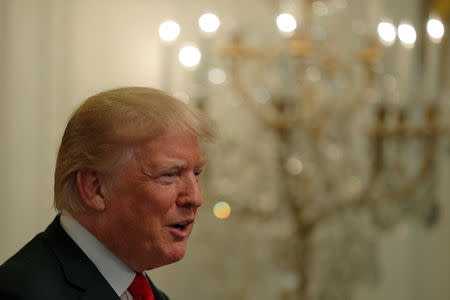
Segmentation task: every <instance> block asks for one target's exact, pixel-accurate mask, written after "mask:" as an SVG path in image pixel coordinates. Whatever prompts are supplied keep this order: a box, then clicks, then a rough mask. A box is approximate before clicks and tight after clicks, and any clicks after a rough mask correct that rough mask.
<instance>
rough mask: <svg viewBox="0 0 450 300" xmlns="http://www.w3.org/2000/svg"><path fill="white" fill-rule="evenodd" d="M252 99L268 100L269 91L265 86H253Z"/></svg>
mask: <svg viewBox="0 0 450 300" xmlns="http://www.w3.org/2000/svg"><path fill="white" fill-rule="evenodd" d="M252 96H253V99H255V101H256V102H259V103H264V102H267V101H269V100H270V93H269V91H268V90H267V89H266V88H265V87H255V88H254V89H253V90H252Z"/></svg>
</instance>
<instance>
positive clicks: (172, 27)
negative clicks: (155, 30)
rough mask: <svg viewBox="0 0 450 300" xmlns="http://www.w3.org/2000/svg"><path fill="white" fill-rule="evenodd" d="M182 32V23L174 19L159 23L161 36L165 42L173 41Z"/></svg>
mask: <svg viewBox="0 0 450 300" xmlns="http://www.w3.org/2000/svg"><path fill="white" fill-rule="evenodd" d="M179 34H180V25H178V23H177V22H175V21H172V20H167V21H164V22H162V23H161V25H159V37H160V38H161V40H163V41H165V42H172V41H175V40H176V39H177V38H178V35H179Z"/></svg>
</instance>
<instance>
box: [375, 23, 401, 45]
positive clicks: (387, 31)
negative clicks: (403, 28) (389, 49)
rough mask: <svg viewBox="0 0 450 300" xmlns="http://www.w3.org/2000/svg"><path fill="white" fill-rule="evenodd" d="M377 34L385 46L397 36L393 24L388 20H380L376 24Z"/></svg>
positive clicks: (391, 42) (390, 43)
mask: <svg viewBox="0 0 450 300" xmlns="http://www.w3.org/2000/svg"><path fill="white" fill-rule="evenodd" d="M377 29H378V36H379V37H380V40H381V42H382V43H383V45H385V46H391V45H392V44H393V43H394V42H395V38H396V36H397V33H396V30H395V26H394V25H393V24H392V23H390V22H380V23H379V24H378V28H377Z"/></svg>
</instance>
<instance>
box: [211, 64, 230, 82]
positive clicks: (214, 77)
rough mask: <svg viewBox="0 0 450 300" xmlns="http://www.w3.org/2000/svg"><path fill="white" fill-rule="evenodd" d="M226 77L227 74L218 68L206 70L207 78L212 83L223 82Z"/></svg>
mask: <svg viewBox="0 0 450 300" xmlns="http://www.w3.org/2000/svg"><path fill="white" fill-rule="evenodd" d="M226 79H227V74H226V73H225V71H224V70H222V69H220V68H213V69H211V70H209V72H208V80H209V81H210V82H211V83H214V84H223V83H224V82H225V80H226Z"/></svg>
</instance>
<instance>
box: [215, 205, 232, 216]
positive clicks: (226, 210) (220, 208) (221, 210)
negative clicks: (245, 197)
mask: <svg viewBox="0 0 450 300" xmlns="http://www.w3.org/2000/svg"><path fill="white" fill-rule="evenodd" d="M213 212H214V215H215V216H216V217H217V218H219V219H226V218H228V217H229V216H230V214H231V207H230V205H229V204H228V203H226V202H224V201H219V202H217V203H216V204H215V205H214V208H213Z"/></svg>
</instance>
